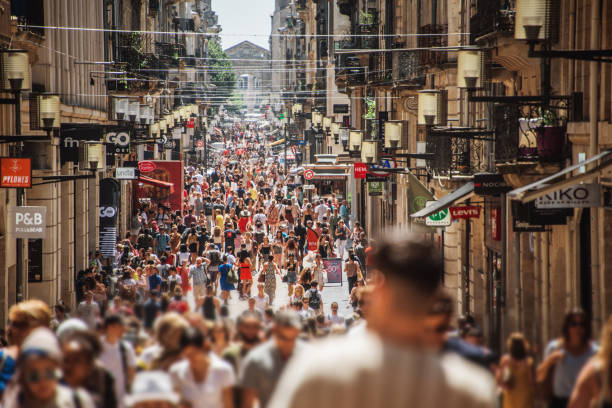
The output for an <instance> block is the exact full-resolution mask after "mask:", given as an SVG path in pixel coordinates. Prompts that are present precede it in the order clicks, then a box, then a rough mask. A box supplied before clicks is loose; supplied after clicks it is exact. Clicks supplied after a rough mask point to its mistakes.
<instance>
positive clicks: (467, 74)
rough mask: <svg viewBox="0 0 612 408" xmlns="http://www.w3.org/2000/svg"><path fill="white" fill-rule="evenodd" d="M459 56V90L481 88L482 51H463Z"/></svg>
mask: <svg viewBox="0 0 612 408" xmlns="http://www.w3.org/2000/svg"><path fill="white" fill-rule="evenodd" d="M457 54H458V56H457V86H458V87H459V88H467V89H474V88H480V87H481V86H482V84H481V80H480V78H481V76H482V71H483V61H484V58H483V52H482V51H480V50H476V49H473V50H461V51H459V52H458V53H457Z"/></svg>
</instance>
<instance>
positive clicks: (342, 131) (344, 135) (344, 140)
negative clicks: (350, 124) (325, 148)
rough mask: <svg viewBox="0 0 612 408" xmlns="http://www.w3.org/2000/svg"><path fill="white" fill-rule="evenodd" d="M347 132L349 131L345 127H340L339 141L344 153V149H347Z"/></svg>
mask: <svg viewBox="0 0 612 408" xmlns="http://www.w3.org/2000/svg"><path fill="white" fill-rule="evenodd" d="M349 132H350V129H349V128H347V127H341V128H340V132H339V139H340V143H342V146H343V147H344V150H345V151H346V149H347V147H348V142H349Z"/></svg>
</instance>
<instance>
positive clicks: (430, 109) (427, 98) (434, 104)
mask: <svg viewBox="0 0 612 408" xmlns="http://www.w3.org/2000/svg"><path fill="white" fill-rule="evenodd" d="M439 95H440V91H437V90H435V89H425V90H422V91H419V97H418V104H419V108H418V118H417V124H419V125H428V126H432V125H439V124H440V123H438V121H439V118H438V116H439V115H438V97H439Z"/></svg>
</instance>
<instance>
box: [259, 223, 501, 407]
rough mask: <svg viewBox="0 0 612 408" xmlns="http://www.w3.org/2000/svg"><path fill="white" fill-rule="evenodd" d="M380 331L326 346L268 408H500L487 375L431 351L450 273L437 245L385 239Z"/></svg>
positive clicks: (374, 327)
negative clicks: (438, 299)
mask: <svg viewBox="0 0 612 408" xmlns="http://www.w3.org/2000/svg"><path fill="white" fill-rule="evenodd" d="M370 271H371V276H373V283H372V284H373V286H374V288H373V292H372V296H371V299H370V305H369V308H370V312H369V318H368V327H369V328H370V329H371V331H372V333H373V334H369V333H364V334H363V335H360V336H353V337H349V338H338V339H332V340H330V341H327V342H324V343H321V344H320V345H318V346H317V348H316V350H317V352H316V353H308V354H306V355H299V356H296V358H295V359H293V360H292V361H291V362H290V363H289V365H288V366H287V368H286V370H285V372H284V374H283V376H282V377H281V380H280V382H279V384H278V386H277V388H276V390H277V392H276V393H275V394H274V396H273V398H272V400H271V401H270V404H269V405H268V407H273V408H276V407H278V408H281V407H282V408H286V407H291V408H301V407H312V406H317V407H320V408H325V407H330V408H332V407H333V408H357V407H385V408H395V407H397V408H400V407H408V406H415V407H416V406H418V407H421V408H429V407H445V408H449V407H450V408H453V407H460V408H464V407H477V408H480V407H494V406H495V388H494V383H493V379H492V377H491V376H490V375H489V374H488V373H486V371H484V370H482V369H480V368H478V367H476V366H474V365H472V364H470V363H468V362H466V361H465V360H464V359H462V358H461V357H459V356H456V355H452V354H445V355H442V356H440V355H436V354H434V353H431V352H429V351H427V348H426V347H425V346H424V328H425V321H426V318H427V315H428V311H429V310H430V307H431V305H432V302H433V301H434V299H435V294H436V291H437V290H438V287H439V284H440V282H441V280H442V277H443V274H444V270H443V262H442V259H441V258H440V257H439V256H438V254H437V250H436V249H435V248H434V247H433V245H432V244H431V242H427V241H424V240H422V239H420V238H418V237H416V236H412V235H402V236H400V235H396V234H386V237H385V239H384V240H382V241H380V242H378V243H377V245H376V247H375V249H373V251H372V253H371V268H370Z"/></svg>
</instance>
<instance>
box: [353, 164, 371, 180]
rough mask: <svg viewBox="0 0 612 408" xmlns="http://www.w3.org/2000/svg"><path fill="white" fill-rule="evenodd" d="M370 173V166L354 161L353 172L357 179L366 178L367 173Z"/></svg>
mask: <svg viewBox="0 0 612 408" xmlns="http://www.w3.org/2000/svg"><path fill="white" fill-rule="evenodd" d="M367 173H368V166H366V164H365V163H359V162H357V163H353V174H354V176H355V178H356V179H364V178H366V174H367Z"/></svg>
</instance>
